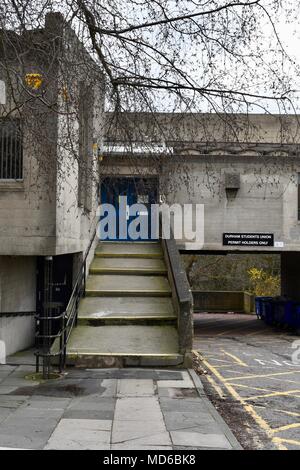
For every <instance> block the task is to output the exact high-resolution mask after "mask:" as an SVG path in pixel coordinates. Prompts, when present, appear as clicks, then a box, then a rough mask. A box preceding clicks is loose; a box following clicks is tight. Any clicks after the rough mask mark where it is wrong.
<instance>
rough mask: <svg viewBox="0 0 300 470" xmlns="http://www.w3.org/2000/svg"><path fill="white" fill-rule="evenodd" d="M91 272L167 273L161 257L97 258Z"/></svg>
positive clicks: (91, 266) (92, 264)
mask: <svg viewBox="0 0 300 470" xmlns="http://www.w3.org/2000/svg"><path fill="white" fill-rule="evenodd" d="M90 273H91V274H166V273H167V268H166V266H165V263H164V261H163V260H161V259H155V258H95V259H94V260H93V262H92V263H91V265H90Z"/></svg>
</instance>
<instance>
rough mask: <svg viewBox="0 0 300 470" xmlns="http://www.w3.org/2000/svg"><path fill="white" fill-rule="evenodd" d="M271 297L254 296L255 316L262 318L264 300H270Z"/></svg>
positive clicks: (264, 307)
mask: <svg viewBox="0 0 300 470" xmlns="http://www.w3.org/2000/svg"><path fill="white" fill-rule="evenodd" d="M272 298H273V297H266V296H258V297H255V312H256V315H257V318H260V319H261V320H264V315H265V310H266V305H265V302H268V301H271V300H272Z"/></svg>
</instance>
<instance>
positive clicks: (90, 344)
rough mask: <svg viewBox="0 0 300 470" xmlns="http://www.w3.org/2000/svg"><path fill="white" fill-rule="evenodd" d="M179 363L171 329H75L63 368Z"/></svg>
mask: <svg viewBox="0 0 300 470" xmlns="http://www.w3.org/2000/svg"><path fill="white" fill-rule="evenodd" d="M182 362H183V357H182V355H180V354H179V353H178V335H177V330H176V328H175V327H173V326H168V325H167V326H143V325H131V326H126V325H122V326H98V327H91V326H77V327H76V328H74V329H73V331H72V335H71V337H70V340H69V343H68V347H67V364H69V365H76V366H79V367H80V366H81V367H124V366H173V365H179V364H181V363H182Z"/></svg>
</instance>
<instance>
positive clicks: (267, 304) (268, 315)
mask: <svg viewBox="0 0 300 470" xmlns="http://www.w3.org/2000/svg"><path fill="white" fill-rule="evenodd" d="M261 305H262V307H261V310H262V315H261V317H262V319H263V321H264V322H265V323H266V324H267V325H273V323H274V303H273V298H272V297H265V298H263V299H262V300H261Z"/></svg>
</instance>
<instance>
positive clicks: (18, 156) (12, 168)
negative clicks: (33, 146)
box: [0, 119, 23, 180]
mask: <svg viewBox="0 0 300 470" xmlns="http://www.w3.org/2000/svg"><path fill="white" fill-rule="evenodd" d="M22 178H23V148H22V133H21V123H20V120H19V119H0V180H20V179H22Z"/></svg>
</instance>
